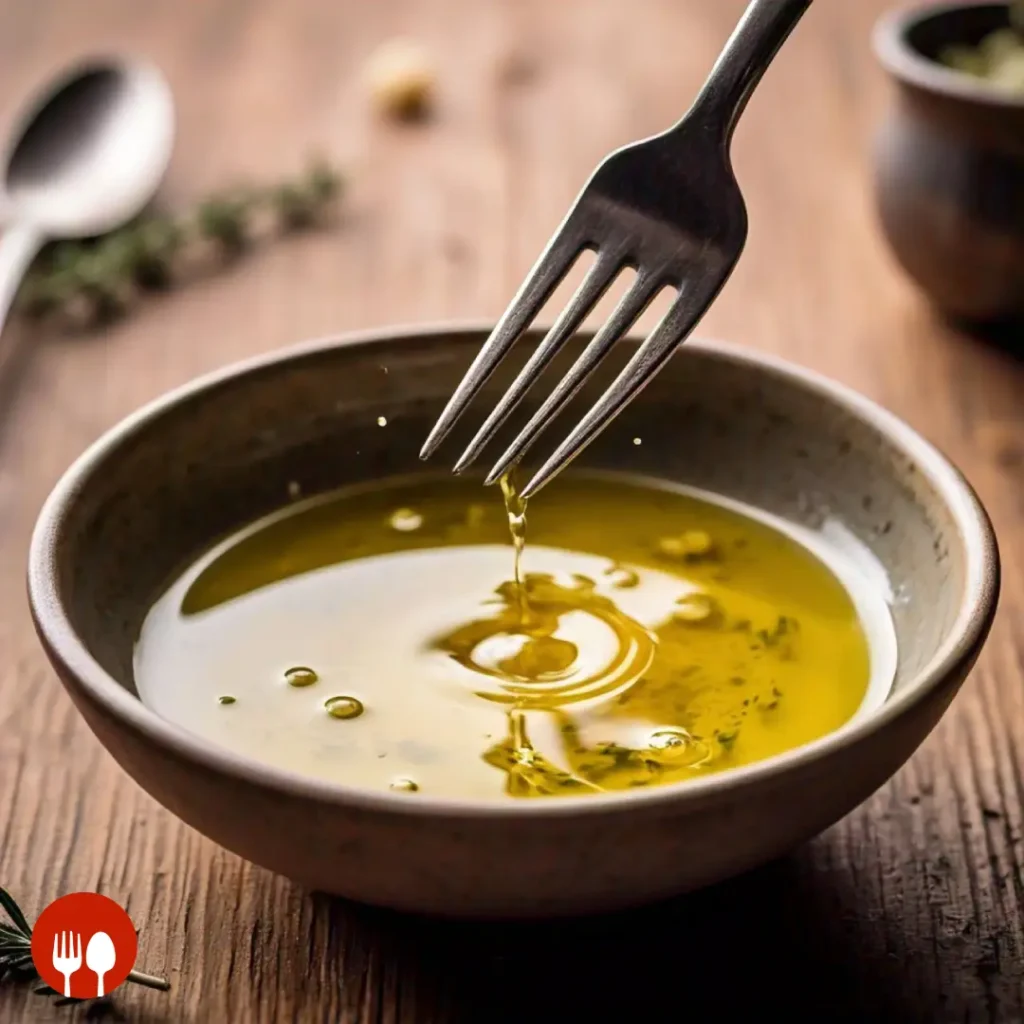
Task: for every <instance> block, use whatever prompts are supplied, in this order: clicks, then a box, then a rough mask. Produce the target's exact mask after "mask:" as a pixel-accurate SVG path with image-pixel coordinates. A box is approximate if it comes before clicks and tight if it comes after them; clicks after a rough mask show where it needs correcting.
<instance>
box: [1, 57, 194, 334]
mask: <svg viewBox="0 0 1024 1024" xmlns="http://www.w3.org/2000/svg"><path fill="white" fill-rule="evenodd" d="M173 136H174V108H173V103H172V100H171V93H170V89H169V88H168V86H167V83H166V82H165V81H164V79H163V76H162V75H161V74H160V73H159V72H158V71H157V70H156V69H155V68H153V67H151V66H150V65H148V64H142V63H135V62H131V61H127V60H121V59H93V60H90V61H87V62H83V63H81V64H79V65H78V66H76V67H75V68H74V69H72V70H71V71H69V72H67V73H66V74H65V75H63V76H62V77H61V78H59V79H57V80H56V81H55V82H54V83H51V84H50V86H49V87H48V88H46V89H44V90H42V91H41V92H40V93H39V94H38V95H37V97H36V98H35V99H34V100H33V101H32V102H30V103H29V104H27V105H26V107H25V111H24V114H23V115H22V117H21V119H20V121H19V123H18V124H17V125H16V127H15V130H14V132H13V134H12V136H11V142H10V144H9V145H8V147H7V149H6V152H5V158H4V160H3V161H2V165H0V166H2V170H0V184H2V188H3V197H2V198H3V201H4V206H5V213H6V215H7V218H8V226H7V230H6V231H5V233H4V237H3V240H2V242H0V325H2V324H3V321H4V319H5V317H6V314H7V311H8V309H9V308H10V304H11V302H12V301H13V299H14V296H15V294H16V293H17V290H18V285H19V284H20V282H21V279H22V277H23V276H24V274H25V271H26V270H27V269H28V267H29V264H30V263H31V262H32V259H33V257H34V256H35V255H36V253H37V252H38V251H39V249H40V248H41V246H42V245H43V244H44V243H45V242H46V241H48V240H49V239H53V238H86V237H90V236H95V235H101V234H104V233H106V232H108V231H112V230H113V229H114V228H116V227H119V226H120V225H121V224H124V223H125V222H127V221H129V220H131V219H132V218H133V217H135V216H136V215H137V214H138V213H139V212H140V211H141V210H142V208H143V207H144V206H145V205H146V203H147V202H148V201H149V199H150V198H151V197H152V195H153V193H154V192H155V191H156V188H157V186H158V185H159V183H160V180H161V178H162V177H163V174H164V171H165V170H166V168H167V163H168V161H169V159H170V155H171V146H172V142H173Z"/></svg>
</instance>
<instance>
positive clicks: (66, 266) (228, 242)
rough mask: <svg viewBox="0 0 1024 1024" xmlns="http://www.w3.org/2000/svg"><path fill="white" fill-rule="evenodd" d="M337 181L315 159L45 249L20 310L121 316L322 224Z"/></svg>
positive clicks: (78, 324)
mask: <svg viewBox="0 0 1024 1024" xmlns="http://www.w3.org/2000/svg"><path fill="white" fill-rule="evenodd" d="M341 185H342V182H341V177H340V175H339V174H338V172H337V171H336V170H335V169H334V168H333V167H332V166H330V165H329V164H328V163H326V162H324V161H323V160H321V159H317V160H314V161H312V162H311V165H310V167H309V168H308V169H307V171H306V172H305V173H304V174H302V175H301V176H300V177H298V178H296V179H295V180H293V181H287V182H284V183H282V184H277V185H273V186H270V187H267V188H259V189H257V188H248V189H235V190H233V191H227V192H223V193H220V194H217V195H213V196H211V197H209V198H208V199H206V200H204V201H203V202H201V203H200V204H199V205H198V207H197V208H196V209H195V210H194V211H192V212H190V213H187V214H184V215H181V216H176V217H173V216H172V217H161V216H152V215H151V216H146V217H143V218H140V219H139V220H136V221H134V222H133V223H131V224H129V225H127V226H125V227H123V228H121V229H119V230H117V231H113V232H111V233H110V234H108V235H103V236H102V237H100V238H96V239H91V240H89V241H87V242H58V243H55V244H53V245H51V246H48V247H47V248H46V249H45V250H44V251H43V253H42V254H41V255H40V257H39V259H38V260H37V261H36V263H35V264H34V266H33V268H32V270H31V271H30V272H29V274H28V276H27V277H26V279H25V282H24V284H23V285H22V288H21V291H20V293H19V297H18V301H19V306H20V308H21V310H22V311H23V312H25V313H27V314H29V315H31V316H33V317H36V318H47V319H51V318H57V319H59V320H63V322H64V323H65V325H66V326H70V327H73V328H78V329H82V328H90V327H95V326H97V325H99V324H102V323H106V322H107V321H109V320H111V319H112V318H114V317H117V316H119V315H121V314H123V313H125V312H126V311H127V310H128V309H129V308H130V307H131V305H132V303H133V302H134V301H135V300H136V299H137V298H138V297H139V296H140V295H141V294H142V293H144V292H147V291H154V290H159V289H166V288H169V287H171V286H172V285H173V284H175V283H177V282H180V281H181V280H182V279H184V278H185V277H187V276H188V275H189V273H190V272H193V271H194V270H195V269H196V267H197V266H203V265H209V263H210V262H211V261H212V262H213V263H214V264H216V263H218V262H223V261H224V260H226V259H230V258H234V257H237V256H238V255H240V254H241V252H242V251H243V250H244V249H246V248H247V247H248V246H249V245H250V244H251V243H252V242H254V241H256V239H257V238H259V237H260V236H261V235H263V236H265V235H267V234H274V233H288V232H294V231H300V230H305V229H308V228H311V227H314V226H316V225H317V224H320V223H322V222H324V221H325V220H326V219H327V215H328V213H329V211H330V209H331V207H332V204H333V203H334V201H335V200H336V199H337V197H338V195H339V194H340V192H341Z"/></svg>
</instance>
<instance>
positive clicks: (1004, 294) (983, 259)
mask: <svg viewBox="0 0 1024 1024" xmlns="http://www.w3.org/2000/svg"><path fill="white" fill-rule="evenodd" d="M1008 25H1009V11H1008V7H1007V5H1006V4H1005V3H1002V4H929V5H926V6H923V7H918V8H915V9H913V10H910V11H899V12H896V13H892V14H889V15H887V16H886V17H884V18H883V19H882V20H881V21H880V22H879V23H878V25H877V27H876V30H875V51H876V53H877V55H878V58H879V60H880V61H881V63H882V65H883V67H884V68H885V69H886V70H887V71H888V73H889V75H890V77H891V78H892V79H893V81H894V82H895V84H896V91H895V96H894V98H893V102H892V104H891V106H890V108H889V111H888V113H887V115H886V117H885V119H884V121H883V122H882V125H881V128H880V130H879V132H878V137H877V141H876V146H875V153H874V175H875V191H876V196H877V205H878V211H879V215H880V219H881V225H882V229H883V231H884V234H885V237H886V238H887V239H888V242H889V244H890V246H891V247H892V250H893V253H894V254H895V256H896V258H897V260H898V261H899V263H900V264H901V265H902V267H903V269H904V270H905V271H906V272H907V274H908V275H909V276H910V277H911V278H912V279H913V280H914V281H915V282H916V283H917V285H918V286H919V287H920V289H921V290H922V291H923V292H924V293H925V295H926V296H927V297H928V298H929V299H930V301H931V302H932V304H933V305H934V306H936V307H937V308H938V309H939V310H940V311H941V312H943V313H945V314H946V315H949V316H952V317H954V318H957V319H963V320H968V321H973V322H976V323H979V324H984V323H990V322H1002V321H1017V320H1020V319H1022V318H1024V97H1020V96H1016V97H1015V96H1011V95H1007V94H1006V93H1001V92H999V91H998V90H996V89H994V88H992V87H991V86H989V85H987V84H986V83H985V82H984V81H982V80H980V79H975V78H973V77H972V76H970V75H967V74H964V73H962V72H960V71H955V70H952V69H950V68H947V67H945V66H944V65H942V64H940V63H939V62H938V60H937V59H936V58H937V57H938V55H939V54H940V53H941V52H942V51H943V49H945V48H946V47H947V46H950V45H953V44H968V45H974V44H976V43H978V42H979V41H980V40H981V39H983V38H984V37H985V36H986V35H988V34H989V33H990V32H992V31H994V30H996V29H1005V28H1007V27H1008Z"/></svg>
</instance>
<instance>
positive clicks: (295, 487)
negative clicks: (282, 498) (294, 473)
mask: <svg viewBox="0 0 1024 1024" xmlns="http://www.w3.org/2000/svg"><path fill="white" fill-rule="evenodd" d="M300 494H302V488H301V487H300V486H299V482H298V480H290V481H289V482H288V497H289V498H291V499H292V500H293V501H294V500H295V499H296V498H297V497H298V496H299V495H300Z"/></svg>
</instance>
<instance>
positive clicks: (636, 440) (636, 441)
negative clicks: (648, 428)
mask: <svg viewBox="0 0 1024 1024" xmlns="http://www.w3.org/2000/svg"><path fill="white" fill-rule="evenodd" d="M643 443H644V441H643V438H642V437H634V438H633V444H637V445H639V444H643Z"/></svg>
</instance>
